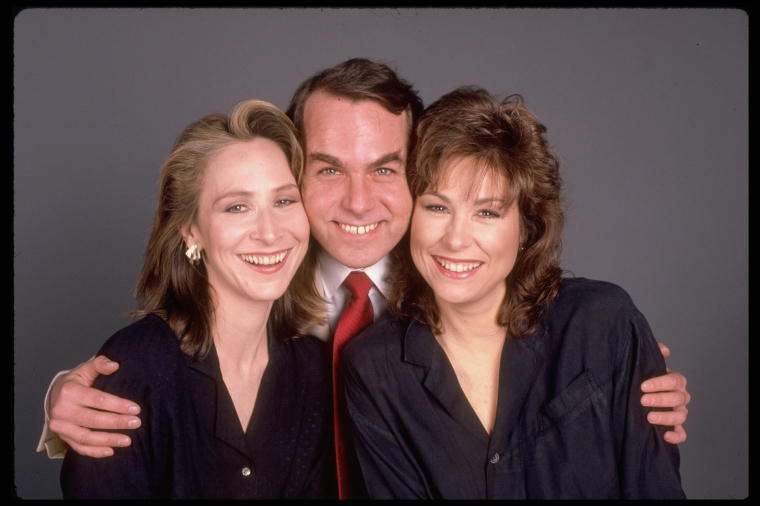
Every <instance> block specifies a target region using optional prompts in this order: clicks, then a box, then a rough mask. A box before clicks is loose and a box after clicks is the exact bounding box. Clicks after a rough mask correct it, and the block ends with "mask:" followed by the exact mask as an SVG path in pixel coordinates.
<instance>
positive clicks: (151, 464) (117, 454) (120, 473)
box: [61, 327, 172, 499]
mask: <svg viewBox="0 0 760 506" xmlns="http://www.w3.org/2000/svg"><path fill="white" fill-rule="evenodd" d="M128 328H129V327H128ZM124 330H126V329H124ZM126 337H127V336H125V335H124V331H122V332H121V333H117V334H116V335H114V336H113V337H112V338H111V339H109V341H108V342H106V344H105V345H104V346H103V348H102V349H101V353H103V354H106V355H107V356H108V357H110V358H111V359H112V360H115V361H116V362H119V363H120V367H119V370H118V371H117V372H115V373H114V374H113V375H111V376H100V377H98V378H97V380H96V381H95V383H94V385H93V386H94V387H95V388H97V389H99V390H103V391H104V392H108V393H112V394H114V395H117V396H119V397H124V398H126V399H133V400H134V401H135V402H136V403H137V404H138V405H139V406H140V407H141V413H140V419H141V421H142V424H141V426H140V427H139V428H138V429H135V430H130V431H127V434H129V436H130V437H131V439H132V444H131V445H130V446H128V447H126V448H114V454H113V456H111V457H104V458H92V457H87V456H82V455H79V454H78V453H76V452H74V451H69V452H67V454H66V457H65V459H64V461H63V467H62V468H61V489H62V491H63V497H64V498H65V499H149V498H155V497H159V496H161V495H162V494H161V489H162V486H163V485H165V483H164V481H165V479H164V477H165V476H166V474H167V473H166V472H165V469H166V453H167V452H166V448H163V447H162V445H165V444H166V442H167V441H171V439H172V438H171V436H170V434H168V432H169V431H170V429H169V426H168V424H167V423H166V420H164V416H163V414H162V413H163V412H164V411H163V409H162V406H163V405H164V404H166V403H168V402H170V400H169V399H166V398H165V397H166V396H162V395H160V391H161V390H162V389H161V388H159V387H160V383H161V382H157V381H154V380H155V378H154V379H153V380H152V379H151V378H150V377H151V375H152V371H151V369H154V368H153V367H152V366H151V364H150V362H151V360H150V359H147V360H146V357H145V356H144V353H141V352H143V351H144V349H141V348H140V347H139V346H130V343H129V341H130V339H128V338H126ZM170 364H171V363H170V362H169V363H166V362H164V365H165V367H166V369H165V370H163V371H161V372H159V373H158V374H159V376H161V377H162V378H161V379H163V380H165V379H166V378H167V377H168V376H169V375H170V374H171V365H170ZM164 382H165V381H164ZM112 432H117V431H112Z"/></svg>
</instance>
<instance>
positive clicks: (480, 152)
mask: <svg viewBox="0 0 760 506" xmlns="http://www.w3.org/2000/svg"><path fill="white" fill-rule="evenodd" d="M545 133H546V128H545V127H544V126H543V125H542V124H541V123H539V122H538V119H537V118H536V117H535V115H534V114H533V113H532V112H531V111H530V110H529V109H528V108H527V107H526V106H525V105H524V104H523V101H522V97H520V96H519V95H511V96H509V97H507V98H506V99H505V100H504V101H502V102H499V101H498V100H497V99H496V98H494V97H493V96H492V95H491V94H490V93H488V92H487V91H485V90H483V89H481V88H477V87H473V86H468V87H462V88H458V89H456V90H454V91H452V92H451V93H448V94H446V95H444V96H443V97H441V98H440V99H438V100H437V101H436V102H434V103H433V104H431V105H430V106H429V107H428V108H427V109H426V110H425V111H424V113H423V114H422V116H421V117H420V120H419V122H418V124H417V128H416V138H417V141H416V145H415V146H414V148H413V149H412V153H411V154H410V157H409V167H408V169H407V170H408V178H409V187H410V189H411V193H412V197H413V198H414V199H415V200H416V199H417V197H419V196H420V195H422V194H423V193H425V192H427V191H429V190H435V189H436V187H437V186H438V185H439V184H441V182H442V180H443V178H444V177H446V174H444V173H445V169H446V167H447V166H449V165H450V164H451V162H453V161H455V160H457V159H462V158H466V159H471V160H472V161H473V162H474V166H475V167H476V169H475V171H476V173H475V174H473V180H474V181H477V180H480V181H482V177H483V176H484V175H485V174H486V171H492V172H493V173H495V174H494V175H497V174H498V175H499V177H500V178H501V177H503V178H504V179H505V180H506V182H507V185H506V186H507V192H508V194H509V195H508V201H513V200H516V201H517V205H518V209H519V212H520V229H521V237H522V240H523V243H522V249H521V250H520V251H519V253H518V256H517V260H516V262H515V265H514V267H513V269H512V271H511V272H510V274H509V275H508V276H507V279H506V284H507V294H506V297H505V299H504V302H503V304H502V306H501V310H500V312H499V315H498V324H499V325H501V326H503V327H506V329H507V333H508V335H509V336H510V337H512V338H522V337H525V336H527V335H529V334H530V333H531V332H533V331H534V330H535V329H536V328H537V327H538V324H539V321H540V317H541V313H542V311H543V310H544V309H545V308H546V307H547V306H548V305H549V304H550V303H551V301H552V300H554V298H555V297H556V296H557V293H558V292H559V288H560V283H561V279H560V278H561V274H562V270H561V269H560V266H559V265H560V251H561V236H562V227H563V224H564V212H563V203H562V196H561V193H562V188H561V185H562V182H561V179H560V175H559V159H558V157H557V156H556V154H555V153H554V152H553V151H552V149H551V148H550V147H549V145H548V142H547V140H546V138H545V135H544V134H545ZM478 172H479V174H478ZM391 277H392V285H391V286H393V289H392V292H391V295H390V297H389V301H388V309H389V311H390V312H391V314H393V315H395V316H397V317H400V318H416V319H418V320H420V321H422V322H423V323H425V324H427V325H428V326H430V327H431V328H432V329H433V331H434V332H436V333H441V332H442V331H443V329H442V323H441V319H440V315H439V312H438V307H437V305H436V302H435V295H434V293H433V291H432V289H431V288H430V286H428V284H427V282H425V280H424V279H423V277H422V275H421V274H420V273H419V271H418V270H417V268H416V267H415V265H414V263H413V262H412V259H411V254H410V253H409V234H408V233H407V236H406V237H405V238H404V241H403V244H401V245H400V247H399V248H397V249H396V262H395V266H394V270H393V273H392V274H391Z"/></svg>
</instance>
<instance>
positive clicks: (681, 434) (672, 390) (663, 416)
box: [641, 343, 691, 444]
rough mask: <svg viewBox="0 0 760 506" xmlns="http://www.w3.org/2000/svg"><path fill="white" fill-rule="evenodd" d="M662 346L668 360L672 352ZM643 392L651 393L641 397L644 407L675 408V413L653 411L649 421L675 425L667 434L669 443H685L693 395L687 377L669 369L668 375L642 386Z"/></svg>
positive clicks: (651, 380)
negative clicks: (687, 389) (687, 420)
mask: <svg viewBox="0 0 760 506" xmlns="http://www.w3.org/2000/svg"><path fill="white" fill-rule="evenodd" d="M658 344H659V345H660V351H661V352H662V356H663V357H665V358H668V357H669V356H670V350H669V349H668V347H667V346H665V345H664V344H661V343H658ZM641 390H642V391H643V392H649V393H647V394H645V395H643V396H642V397H641V405H642V406H655V407H660V408H673V411H652V412H651V413H649V414H648V415H647V421H648V422H649V423H651V424H655V425H673V428H674V430H671V431H668V432H666V433H665V436H664V437H665V441H667V442H668V443H673V444H676V443H683V442H684V441H686V431H684V430H683V423H684V422H685V421H686V417H687V416H688V414H689V410H688V409H686V405H687V404H688V403H689V401H691V395H689V392H687V391H686V377H685V376H684V375H683V374H681V373H678V372H674V371H671V370H670V369H668V374H666V375H665V376H658V377H656V378H652V379H648V380H646V381H645V382H644V383H642V384H641Z"/></svg>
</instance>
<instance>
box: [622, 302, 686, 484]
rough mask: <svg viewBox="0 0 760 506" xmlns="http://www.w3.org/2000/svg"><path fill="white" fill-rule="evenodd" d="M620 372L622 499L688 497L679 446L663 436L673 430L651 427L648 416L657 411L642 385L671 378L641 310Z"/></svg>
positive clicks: (631, 329)
mask: <svg viewBox="0 0 760 506" xmlns="http://www.w3.org/2000/svg"><path fill="white" fill-rule="evenodd" d="M628 334H629V335H628V336H627V337H628V339H626V341H625V343H624V345H623V346H622V347H621V351H620V355H619V357H618V363H617V366H616V368H615V373H614V378H613V381H614V391H613V398H612V402H613V406H612V415H613V421H612V423H613V433H614V435H615V446H616V453H617V455H618V474H619V483H620V494H621V497H623V498H628V499H655V498H657V499H662V498H684V499H685V495H684V493H683V490H682V488H681V477H680V474H679V470H678V468H679V463H680V457H679V453H678V447H677V446H676V445H673V444H670V443H666V442H665V441H664V440H663V435H664V433H665V431H666V430H669V429H672V428H669V427H663V426H659V425H652V424H650V423H649V422H648V421H647V419H646V417H647V414H648V413H649V412H650V411H654V410H656V409H657V408H645V407H643V406H641V404H640V399H641V395H642V392H641V390H640V387H639V385H641V383H642V382H643V381H645V380H646V379H649V378H652V377H655V376H659V375H662V374H664V373H665V371H666V369H665V362H664V359H663V357H662V353H661V352H660V350H659V347H658V346H657V341H656V340H655V338H654V336H653V335H652V331H651V329H650V328H649V325H648V323H647V321H646V319H645V318H644V316H643V315H642V314H641V313H640V312H638V311H637V310H636V311H635V313H634V316H633V318H631V320H630V322H629V325H628Z"/></svg>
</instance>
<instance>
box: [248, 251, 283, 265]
mask: <svg viewBox="0 0 760 506" xmlns="http://www.w3.org/2000/svg"><path fill="white" fill-rule="evenodd" d="M286 254H287V251H283V252H282V253H278V254H276V255H268V256H259V255H240V256H241V257H243V260H245V261H246V262H248V263H249V264H254V265H274V264H279V263H280V262H282V260H283V259H284V258H285V255H286Z"/></svg>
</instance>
